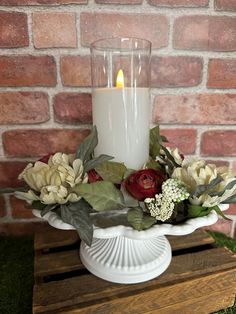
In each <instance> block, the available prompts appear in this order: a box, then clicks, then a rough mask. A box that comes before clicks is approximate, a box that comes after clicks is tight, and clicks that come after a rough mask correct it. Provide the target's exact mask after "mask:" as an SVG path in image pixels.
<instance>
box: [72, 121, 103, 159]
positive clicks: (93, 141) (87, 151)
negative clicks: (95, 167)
mask: <svg viewBox="0 0 236 314" xmlns="http://www.w3.org/2000/svg"><path fill="white" fill-rule="evenodd" d="M97 144H98V134H97V128H96V126H93V128H92V131H91V133H90V134H89V136H87V137H86V138H85V139H84V140H83V142H82V143H81V144H80V146H79V148H78V150H77V152H76V158H79V159H81V160H82V161H84V162H85V161H87V160H90V159H91V155H92V153H93V151H94V148H95V147H96V146H97Z"/></svg>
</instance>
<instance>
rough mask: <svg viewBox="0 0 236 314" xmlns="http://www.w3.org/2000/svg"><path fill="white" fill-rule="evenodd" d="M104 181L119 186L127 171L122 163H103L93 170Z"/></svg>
mask: <svg viewBox="0 0 236 314" xmlns="http://www.w3.org/2000/svg"><path fill="white" fill-rule="evenodd" d="M95 170H96V171H97V173H98V174H99V175H100V176H101V177H102V178H103V180H104V181H109V182H112V183H114V184H120V183H121V182H122V180H123V178H124V174H125V172H126V170H127V168H126V167H125V165H124V164H123V163H119V162H114V161H105V162H103V163H102V164H100V165H99V166H97V167H96V168H95Z"/></svg>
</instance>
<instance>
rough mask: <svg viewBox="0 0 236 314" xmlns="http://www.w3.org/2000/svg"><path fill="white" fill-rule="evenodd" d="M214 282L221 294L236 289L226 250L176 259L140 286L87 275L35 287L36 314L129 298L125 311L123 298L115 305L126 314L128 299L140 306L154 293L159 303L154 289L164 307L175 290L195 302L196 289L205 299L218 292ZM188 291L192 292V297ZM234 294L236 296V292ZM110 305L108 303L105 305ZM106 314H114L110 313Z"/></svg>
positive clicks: (235, 266)
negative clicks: (211, 293)
mask: <svg viewBox="0 0 236 314" xmlns="http://www.w3.org/2000/svg"><path fill="white" fill-rule="evenodd" d="M224 272H225V273H224ZM199 276H200V278H199ZM206 277H207V278H208V277H209V278H208V280H209V282H211V284H212V285H213V286H212V287H211V285H209V283H208V281H205V279H204V278H206ZM226 277H227V278H226ZM221 278H223V279H224V284H223V283H221ZM190 279H191V282H190ZM215 280H216V281H217V282H218V288H219V289H218V288H217V289H218V290H220V289H221V290H222V289H227V288H229V287H231V288H233V287H234V288H236V285H235V283H236V258H235V256H232V254H230V253H229V252H228V251H226V250H224V249H223V248H216V249H211V250H207V251H203V252H197V253H193V254H185V255H180V256H175V257H174V258H173V260H172V263H171V265H170V267H169V269H168V270H167V271H166V272H165V273H164V274H162V275H161V276H160V277H157V278H156V279H153V280H151V281H148V282H144V283H141V284H135V285H120V284H113V283H110V282H107V281H104V280H101V279H99V278H96V277H95V276H92V275H85V276H81V277H78V278H76V277H75V278H70V279H66V280H63V281H60V282H50V283H46V284H44V285H43V286H40V287H39V286H37V285H36V286H35V287H34V311H35V313H43V312H44V311H45V310H59V309H60V308H66V307H68V306H75V305H76V307H84V306H85V305H88V304H94V303H96V306H99V307H100V303H101V308H102V304H103V303H104V302H105V301H104V299H106V300H108V301H107V302H108V304H110V305H109V307H110V306H111V304H112V303H113V302H115V301H114V299H116V298H117V297H119V296H125V295H128V296H127V297H125V298H126V299H127V303H126V302H124V304H125V306H124V308H123V301H124V298H123V297H122V302H121V304H120V303H119V302H118V303H117V302H115V303H114V304H115V306H122V308H123V310H125V308H126V307H127V308H129V303H130V302H132V300H131V299H132V298H131V299H130V298H129V297H130V296H131V295H132V296H134V295H135V296H136V297H135V298H136V299H137V302H138V301H139V299H142V302H140V306H141V305H142V303H143V302H144V303H145V302H146V301H145V299H143V298H142V297H141V296H142V295H145V296H146V297H147V298H148V299H150V297H148V293H151V294H152V295H153V298H155V299H156V296H155V293H156V292H155V293H154V294H153V292H151V291H152V290H155V289H157V290H158V289H159V290H160V291H159V299H158V300H161V301H160V302H162V303H163V302H164V303H165V302H166V301H165V300H166V299H168V300H169V302H170V300H171V299H170V298H169V295H168V298H167V294H168V293H170V292H171V291H172V288H175V289H174V290H173V291H176V293H177V294H180V292H181V294H182V297H185V299H189V298H190V297H191V298H192V296H193V295H195V297H197V296H196V293H195V291H194V289H197V291H198V294H199V296H201V293H202V292H204V293H203V295H202V296H204V294H209V291H212V292H213V291H214V290H216V287H217V282H215ZM198 281H199V282H201V283H202V284H201V285H200V286H199V287H201V288H199V287H198V284H199V283H198ZM183 283H186V287H185V288H186V290H184V291H185V292H182V289H183V287H182V286H181V287H178V285H180V284H183ZM192 283H194V285H192ZM195 285H196V286H195ZM166 289H167V290H166ZM169 289H170V290H169ZM189 289H190V290H191V289H192V292H191V293H190V290H189ZM59 291H66V294H65V293H63V294H60V293H59ZM234 292H235V293H236V291H234ZM146 293H147V295H146ZM172 295H173V293H172ZM173 297H174V296H173ZM175 298H177V296H175ZM102 301H103V302H102ZM107 302H105V304H106V303H107ZM98 303H99V305H98ZM138 303H139V302H138ZM157 305H158V304H157ZM157 305H156V306H157ZM123 310H122V311H123ZM147 310H148V309H147ZM149 310H150V309H149ZM122 311H121V312H122ZM85 313H86V312H85ZM88 313H89V312H88ZM90 313H91V312H90ZM96 313H97V312H96ZM98 313H99V312H98ZM103 313H104V312H103ZM107 313H111V311H110V312H107ZM122 313H123V312H122ZM124 313H126V312H124ZM127 313H129V312H127Z"/></svg>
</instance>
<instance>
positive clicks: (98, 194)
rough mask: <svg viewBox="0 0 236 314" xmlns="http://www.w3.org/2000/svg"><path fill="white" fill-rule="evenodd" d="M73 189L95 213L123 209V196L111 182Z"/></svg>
mask: <svg viewBox="0 0 236 314" xmlns="http://www.w3.org/2000/svg"><path fill="white" fill-rule="evenodd" d="M75 189H76V192H77V193H79V195H81V196H82V197H83V198H84V199H85V200H86V201H87V202H88V203H89V204H90V205H91V206H92V207H93V208H94V209H95V210H97V211H102V210H114V209H121V208H125V204H124V197H123V194H122V193H121V191H120V190H118V189H117V188H116V187H115V186H114V184H112V183H111V182H107V181H97V182H94V183H91V184H80V185H78V186H77V187H76V188H75Z"/></svg>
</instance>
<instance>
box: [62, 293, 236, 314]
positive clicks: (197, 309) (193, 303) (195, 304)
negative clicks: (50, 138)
mask: <svg viewBox="0 0 236 314" xmlns="http://www.w3.org/2000/svg"><path fill="white" fill-rule="evenodd" d="M234 300H235V294H234V293H232V290H231V289H230V290H222V291H220V292H217V293H213V294H210V295H207V296H204V297H200V298H195V297H192V298H191V299H190V300H187V301H184V302H178V303H176V304H173V305H170V306H165V307H164V308H159V309H158V310H157V309H154V310H152V311H145V312H143V313H145V314H154V313H157V314H173V313H181V314H189V313H191V314H199V313H201V314H209V313H212V312H215V311H219V310H221V309H225V308H227V307H230V306H232V305H233V304H234ZM90 310H91V309H90ZM63 313H65V314H79V313H83V310H82V309H74V310H73V309H71V310H66V309H65V310H63ZM90 313H96V314H97V313H98V312H97V310H95V311H91V312H90ZM103 313H104V314H106V313H107V314H108V312H103ZM113 313H114V312H113ZM119 313H120V312H119ZM130 313H134V312H130ZM140 313H142V312H140ZM109 314H110V313H109Z"/></svg>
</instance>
